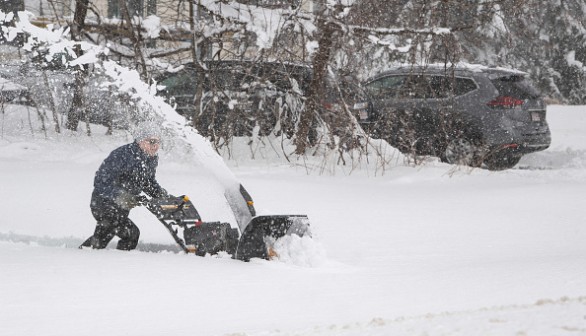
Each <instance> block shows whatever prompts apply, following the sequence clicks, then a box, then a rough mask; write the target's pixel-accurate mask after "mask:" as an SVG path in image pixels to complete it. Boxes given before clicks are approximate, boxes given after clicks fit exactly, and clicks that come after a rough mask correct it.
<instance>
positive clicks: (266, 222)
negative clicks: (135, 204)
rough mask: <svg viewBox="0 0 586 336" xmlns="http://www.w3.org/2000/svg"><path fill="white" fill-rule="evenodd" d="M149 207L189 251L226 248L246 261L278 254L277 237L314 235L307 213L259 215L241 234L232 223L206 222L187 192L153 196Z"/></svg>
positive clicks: (182, 246) (211, 252)
mask: <svg viewBox="0 0 586 336" xmlns="http://www.w3.org/2000/svg"><path fill="white" fill-rule="evenodd" d="M146 207H147V209H148V210H149V211H150V212H152V213H153V214H154V215H155V216H156V217H157V218H158V219H159V221H160V222H161V223H162V224H163V225H164V226H165V228H167V230H168V231H169V233H170V234H171V236H172V237H173V239H174V240H175V242H176V243H177V244H178V245H179V246H180V247H181V248H182V249H183V251H184V252H185V253H194V254H196V255H199V256H205V255H206V254H208V253H209V254H212V255H213V254H217V253H219V252H221V251H225V252H227V253H228V254H230V255H232V257H233V258H235V259H238V260H243V261H249V260H250V259H252V258H263V259H270V258H271V257H273V256H275V252H274V251H273V249H272V243H273V242H274V241H275V240H276V239H279V238H281V237H283V236H285V235H291V234H296V235H298V236H304V235H310V232H309V220H308V218H307V216H305V215H278V216H256V217H253V218H252V220H251V221H250V223H248V225H247V226H246V227H245V229H244V232H243V233H242V235H239V230H238V229H237V228H232V227H231V225H230V224H229V223H221V222H202V220H201V217H200V215H199V213H198V211H197V210H196V208H195V206H194V205H193V203H192V202H191V201H190V200H189V198H188V197H187V196H179V197H174V196H171V197H169V198H165V199H151V200H150V201H149V202H148V203H147V204H146Z"/></svg>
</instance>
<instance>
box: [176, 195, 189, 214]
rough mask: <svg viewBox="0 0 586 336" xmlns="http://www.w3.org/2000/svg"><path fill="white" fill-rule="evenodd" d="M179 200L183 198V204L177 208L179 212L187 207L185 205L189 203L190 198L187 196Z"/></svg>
mask: <svg viewBox="0 0 586 336" xmlns="http://www.w3.org/2000/svg"><path fill="white" fill-rule="evenodd" d="M178 198H181V203H180V204H179V205H178V206H177V210H176V211H179V210H181V209H183V207H184V206H185V204H186V203H187V202H189V196H187V195H181V196H179V197H178Z"/></svg>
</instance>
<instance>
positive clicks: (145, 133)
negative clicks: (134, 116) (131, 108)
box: [134, 121, 163, 156]
mask: <svg viewBox="0 0 586 336" xmlns="http://www.w3.org/2000/svg"><path fill="white" fill-rule="evenodd" d="M162 133H163V132H162V129H161V127H160V126H159V125H158V124H156V123H154V122H146V121H145V122H141V123H138V124H137V125H136V127H135V128H134V141H135V142H136V143H137V144H138V146H139V147H140V149H142V151H143V152H145V153H146V154H147V155H148V156H155V155H157V152H158V150H159V147H160V146H161V135H162Z"/></svg>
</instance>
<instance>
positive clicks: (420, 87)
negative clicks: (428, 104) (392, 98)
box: [398, 75, 435, 99]
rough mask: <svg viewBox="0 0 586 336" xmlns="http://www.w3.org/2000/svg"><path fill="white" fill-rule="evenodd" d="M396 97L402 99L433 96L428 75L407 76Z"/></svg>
mask: <svg viewBox="0 0 586 336" xmlns="http://www.w3.org/2000/svg"><path fill="white" fill-rule="evenodd" d="M398 97H399V98H404V99H425V98H433V97H435V94H434V92H433V89H432V85H431V78H430V76H425V75H411V76H407V77H406V79H405V83H404V84H403V85H402V86H401V89H400V90H399V92H398Z"/></svg>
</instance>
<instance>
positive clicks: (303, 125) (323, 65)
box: [295, 19, 337, 155]
mask: <svg viewBox="0 0 586 336" xmlns="http://www.w3.org/2000/svg"><path fill="white" fill-rule="evenodd" d="M319 26H320V27H319V28H318V29H319V31H320V32H321V34H320V37H319V39H318V43H319V47H318V50H317V52H316V53H315V56H314V57H313V60H312V66H313V77H312V79H311V83H310V85H309V94H308V96H309V98H308V100H307V104H306V106H305V109H303V110H302V112H301V116H300V117H299V126H298V129H297V134H296V137H295V153H296V154H298V155H301V154H303V153H305V150H306V149H307V147H309V146H311V145H313V143H312V142H313V140H314V139H311V137H309V135H310V131H311V127H313V125H314V124H315V121H316V120H317V119H318V118H319V108H320V103H321V97H323V89H324V86H325V83H326V80H327V70H328V62H329V60H330V55H331V54H332V46H333V39H334V34H336V31H337V27H336V25H335V24H333V23H330V22H324V20H323V19H322V20H320V25H319Z"/></svg>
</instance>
